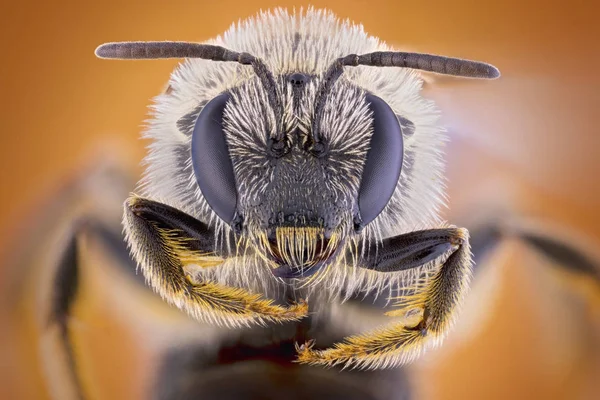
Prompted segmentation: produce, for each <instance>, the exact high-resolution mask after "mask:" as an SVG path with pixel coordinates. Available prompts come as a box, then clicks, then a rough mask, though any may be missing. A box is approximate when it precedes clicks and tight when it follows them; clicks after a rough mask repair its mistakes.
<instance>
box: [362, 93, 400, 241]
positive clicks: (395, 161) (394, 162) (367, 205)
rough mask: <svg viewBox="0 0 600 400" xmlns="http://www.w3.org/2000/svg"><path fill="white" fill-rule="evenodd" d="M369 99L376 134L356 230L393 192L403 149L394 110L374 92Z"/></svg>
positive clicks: (371, 217) (369, 156) (380, 207)
mask: <svg viewBox="0 0 600 400" xmlns="http://www.w3.org/2000/svg"><path fill="white" fill-rule="evenodd" d="M366 100H367V103H368V104H369V108H370V109H371V111H372V112H373V136H372V137H371V143H370V148H369V151H368V153H367V160H366V162H365V166H364V169H363V173H362V178H361V182H360V188H359V191H358V211H359V215H358V218H356V220H355V229H356V230H357V231H359V230H361V229H362V228H364V227H365V226H366V225H367V224H368V223H369V222H371V221H373V220H374V219H375V218H376V217H377V216H378V215H379V213H381V211H383V209H384V208H385V206H386V205H387V203H388V201H389V200H390V198H391V197H392V195H393V194H394V190H395V189H396V185H397V184H398V179H399V178H400V172H401V170H402V160H403V152H404V142H403V140H402V128H401V127H400V123H399V122H398V117H397V116H396V114H395V113H394V111H393V110H392V109H391V108H390V106H389V105H388V104H387V103H386V102H385V101H383V100H382V99H381V98H379V97H377V96H375V95H372V94H367V96H366Z"/></svg>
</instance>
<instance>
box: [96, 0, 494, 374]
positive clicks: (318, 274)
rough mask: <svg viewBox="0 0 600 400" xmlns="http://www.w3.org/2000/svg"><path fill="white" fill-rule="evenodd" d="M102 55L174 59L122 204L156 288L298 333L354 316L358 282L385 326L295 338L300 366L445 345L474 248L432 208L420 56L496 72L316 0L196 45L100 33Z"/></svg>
mask: <svg viewBox="0 0 600 400" xmlns="http://www.w3.org/2000/svg"><path fill="white" fill-rule="evenodd" d="M96 55H97V56H98V57H100V58H107V59H159V58H182V59H185V60H184V61H183V63H182V64H181V65H179V66H178V67H177V69H176V70H175V71H174V72H173V74H172V75H171V78H170V80H169V84H168V87H167V90H166V91H165V92H164V93H163V94H161V95H159V96H158V97H157V98H156V101H155V104H154V106H153V110H154V115H153V118H152V119H151V121H150V122H149V126H148V128H147V130H146V132H145V135H144V136H145V137H146V138H147V139H150V140H151V144H150V147H149V153H148V155H147V157H146V160H145V162H146V170H145V173H144V176H143V178H142V180H141V181H140V184H139V185H138V187H137V189H136V191H135V194H132V195H131V196H130V197H129V198H128V199H127V200H126V202H125V206H124V217H123V227H124V231H125V237H126V242H127V244H128V246H129V248H130V250H131V254H132V257H133V258H134V259H135V261H136V262H137V264H138V266H139V269H140V270H141V272H142V273H143V276H144V277H145V279H146V281H147V283H148V284H149V286H151V287H152V288H153V289H154V291H155V292H157V293H158V294H160V295H161V296H162V298H163V299H164V300H165V301H166V302H168V303H170V304H172V305H174V306H176V307H177V308H179V309H181V310H183V311H184V312H186V313H187V314H188V315H190V316H191V317H193V318H194V319H196V320H198V321H201V322H203V323H208V324H214V325H217V326H224V327H230V328H242V327H247V326H254V325H263V326H277V325H281V324H284V323H292V324H304V326H306V325H308V328H307V330H308V332H310V331H311V330H313V331H314V330H316V329H319V328H318V327H319V326H323V324H326V323H327V322H328V321H329V322H331V321H332V320H337V321H338V323H340V324H344V323H347V324H351V323H353V322H357V321H352V320H347V319H346V318H342V317H340V316H339V315H336V312H337V311H336V310H337V305H339V304H341V303H343V302H344V301H346V300H348V299H349V298H350V297H351V296H353V295H356V293H362V294H365V295H367V294H372V295H374V297H375V298H380V297H383V298H384V299H385V301H387V302H389V303H390V304H391V309H390V310H389V311H387V313H386V315H387V316H389V317H392V318H394V322H392V323H390V324H387V325H385V326H383V327H381V328H378V329H375V330H372V331H367V332H359V333H356V334H353V335H350V336H348V337H346V338H344V339H342V340H340V341H338V342H336V343H333V344H331V345H326V346H322V345H321V344H320V343H319V342H316V341H315V340H313V338H311V337H310V335H303V337H302V340H303V342H302V343H301V342H298V343H297V345H296V348H295V351H296V352H297V354H296V358H295V360H294V361H295V362H297V363H300V364H309V365H317V366H325V367H331V366H340V367H345V368H358V369H382V368H391V367H396V366H400V365H403V364H406V363H408V362H410V361H412V360H414V359H415V358H416V357H417V356H418V355H419V354H420V353H422V352H423V351H424V350H426V349H429V348H431V347H434V346H436V345H439V344H440V343H441V342H442V340H443V338H444V336H445V334H446V333H447V332H448V330H449V329H450V327H451V326H452V323H453V321H454V320H455V318H456V316H457V312H458V310H459V309H460V306H461V303H462V302H463V299H464V298H465V296H466V294H467V292H468V289H469V281H470V278H471V274H472V258H471V254H470V246H469V234H468V231H467V230H466V229H464V228H458V227H454V226H450V225H448V224H446V223H445V222H443V221H442V220H441V218H440V215H439V211H440V208H441V207H442V206H443V205H444V185H445V181H444V159H443V144H444V142H445V141H446V140H447V137H446V135H445V132H444V130H443V128H442V127H441V126H440V124H439V117H438V111H437V109H436V107H435V105H434V103H433V102H432V101H430V100H427V99H425V98H424V97H423V96H422V94H421V89H422V83H423V79H422V77H421V75H420V74H419V71H428V72H433V73H436V74H444V75H452V76H457V77H463V78H477V79H495V78H498V77H499V75H500V74H499V71H498V69H496V68H495V67H494V66H492V65H490V64H486V63H483V62H477V61H470V60H464V59H458V58H450V57H443V56H438V55H430V54H421V53H410V52H402V51H397V50H394V49H392V48H391V47H389V46H388V45H386V44H385V43H383V42H382V41H380V40H379V39H378V38H375V37H373V36H370V35H368V34H367V33H366V32H365V31H364V30H363V28H362V27H361V26H359V25H355V24H353V23H350V22H341V21H339V20H338V19H337V17H335V16H334V15H333V14H331V13H329V12H323V11H319V10H313V9H310V10H308V11H306V12H303V13H298V14H290V13H288V12H286V11H283V10H276V11H273V12H265V13H261V14H259V15H258V16H256V17H255V18H250V19H248V20H246V21H244V22H240V23H239V24H238V25H236V26H233V27H232V28H231V29H230V30H228V31H227V32H225V33H224V34H223V35H222V36H219V37H217V38H216V39H214V40H211V41H209V42H206V43H188V42H121V43H106V44H103V45H101V46H99V47H98V48H97V49H96ZM345 319H346V320H345ZM344 320H345V321H344Z"/></svg>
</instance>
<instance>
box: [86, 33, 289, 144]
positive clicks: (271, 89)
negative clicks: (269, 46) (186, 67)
mask: <svg viewBox="0 0 600 400" xmlns="http://www.w3.org/2000/svg"><path fill="white" fill-rule="evenodd" d="M95 53H96V56H97V57H99V58H110V59H121V60H140V59H143V60H146V59H157V58H201V59H204V60H212V61H232V62H237V63H240V64H244V65H252V68H253V69H254V73H255V74H256V75H257V76H258V77H259V79H260V80H261V82H262V84H263V86H264V87H265V89H266V91H267V95H268V98H269V103H270V104H271V107H272V108H273V112H274V113H275V126H276V133H277V135H278V136H281V135H283V132H282V129H281V125H282V111H283V107H282V105H281V104H280V102H279V98H278V96H277V84H276V83H275V77H274V76H273V74H272V73H271V71H269V68H268V67H267V66H266V65H265V63H264V62H263V61H262V60H261V59H260V58H257V57H255V56H253V55H252V54H249V53H238V52H237V51H232V50H229V49H226V48H225V47H221V46H216V45H212V44H202V43H190V42H113V43H104V44H102V45H100V46H98V47H97V48H96V52H95Z"/></svg>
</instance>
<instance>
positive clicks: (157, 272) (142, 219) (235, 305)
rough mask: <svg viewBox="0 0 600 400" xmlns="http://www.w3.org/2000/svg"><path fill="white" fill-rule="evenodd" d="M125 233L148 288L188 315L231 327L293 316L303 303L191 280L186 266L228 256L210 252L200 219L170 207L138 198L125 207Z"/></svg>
mask: <svg viewBox="0 0 600 400" xmlns="http://www.w3.org/2000/svg"><path fill="white" fill-rule="evenodd" d="M124 222H125V231H126V237H127V241H128V243H129V245H130V246H131V249H132V254H133V256H134V258H135V259H136V261H137V262H138V264H139V265H140V267H141V269H142V272H143V273H144V276H145V277H146V280H147V281H148V283H149V284H150V285H151V286H152V288H153V289H154V290H155V291H156V292H158V293H159V294H160V295H161V296H162V297H163V298H164V299H165V300H166V301H167V302H169V303H171V304H173V305H175V306H177V307H178V308H180V309H182V310H184V311H185V312H187V313H188V314H189V315H190V316H192V317H194V318H196V319H199V320H202V321H207V322H211V323H217V324H221V325H229V326H237V325H247V324H250V323H253V322H254V323H264V322H267V321H274V322H283V321H291V320H298V319H300V318H302V317H304V316H305V315H306V313H307V310H308V306H307V305H306V303H303V302H302V303H299V304H294V305H291V306H290V307H289V308H286V307H281V306H278V305H275V304H273V302H272V301H271V300H268V299H265V298H263V297H261V296H260V295H258V294H254V293H250V292H248V291H245V290H243V289H238V288H233V287H228V286H224V285H219V284H217V283H215V282H210V281H205V282H193V281H192V280H191V279H190V278H189V277H188V276H186V273H185V271H184V268H183V267H184V266H186V265H192V264H193V265H198V266H200V267H216V266H218V265H220V264H222V263H223V262H224V261H225V260H226V259H227V258H229V257H231V255H229V254H227V253H226V251H220V252H215V250H214V246H215V234H214V232H213V231H212V230H211V229H210V228H209V227H208V226H207V225H205V224H203V223H202V222H200V221H198V220H196V219H194V218H192V217H191V216H189V215H187V214H185V213H182V212H181V211H178V210H177V209H175V208H173V207H169V206H167V205H165V204H161V203H157V202H154V201H150V200H146V199H142V198H139V197H132V198H130V199H129V200H128V201H127V203H126V205H125V220H124Z"/></svg>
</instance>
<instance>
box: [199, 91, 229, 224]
mask: <svg viewBox="0 0 600 400" xmlns="http://www.w3.org/2000/svg"><path fill="white" fill-rule="evenodd" d="M230 97H231V96H230V95H229V94H227V93H225V94H221V95H219V96H217V97H215V98H214V99H212V100H211V101H209V102H208V103H207V104H206V106H204V108H203V109H202V111H201V112H200V115H198V119H197V120H196V125H195V126H194V131H193V133H192V154H191V156H192V166H193V168H194V174H195V175H196V181H197V182H198V186H200V190H201V191H202V195H203V196H204V198H205V199H206V201H207V203H208V205H209V206H210V208H211V209H212V210H213V211H214V212H215V213H216V214H217V215H218V216H219V218H221V219H222V220H223V221H225V222H226V223H227V224H230V225H231V224H232V223H233V221H234V217H235V213H236V208H237V189H236V185H235V177H234V174H233V163H232V161H231V157H230V156H229V149H228V148H227V142H226V140H225V132H223V112H224V111H225V106H226V105H227V102H228V101H229V99H230Z"/></svg>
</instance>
